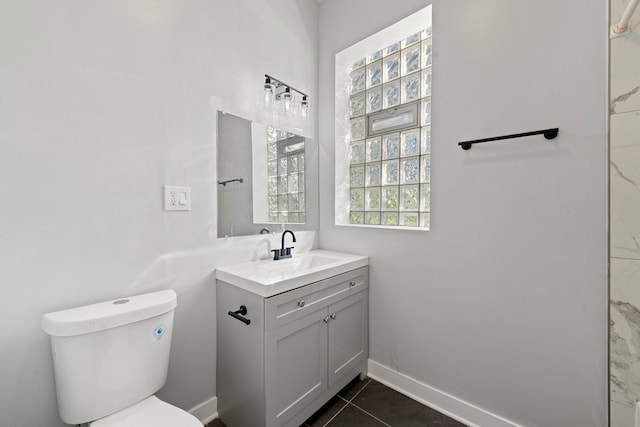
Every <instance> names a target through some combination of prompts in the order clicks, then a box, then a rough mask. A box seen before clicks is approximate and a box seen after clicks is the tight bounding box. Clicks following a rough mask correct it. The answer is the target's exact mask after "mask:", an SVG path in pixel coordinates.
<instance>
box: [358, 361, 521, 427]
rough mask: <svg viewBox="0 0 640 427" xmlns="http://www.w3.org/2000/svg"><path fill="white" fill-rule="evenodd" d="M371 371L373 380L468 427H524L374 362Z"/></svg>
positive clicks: (369, 365)
mask: <svg viewBox="0 0 640 427" xmlns="http://www.w3.org/2000/svg"><path fill="white" fill-rule="evenodd" d="M368 370H369V372H368V375H369V377H371V378H373V379H374V380H376V381H378V382H380V383H382V384H384V385H386V386H388V387H390V388H392V389H394V390H396V391H398V392H400V393H402V394H404V395H405V396H407V397H410V398H412V399H413V400H416V401H418V402H420V403H422V404H424V405H426V406H428V407H430V408H433V409H435V410H436V411H438V412H441V413H443V414H445V415H447V416H448V417H451V418H453V419H455V420H458V421H460V422H461V423H463V424H466V425H468V426H469V427H523V426H521V425H519V424H516V423H514V422H512V421H509V420H507V419H505V418H503V417H500V416H498V415H496V414H492V413H491V412H488V411H485V410H484V409H481V408H478V407H477V406H475V405H472V404H471V403H468V402H465V401H464V400H461V399H458V398H457V397H455V396H452V395H450V394H448V393H445V392H443V391H440V390H438V389H436V388H433V387H431V386H430V385H427V384H424V383H422V382H420V381H418V380H415V379H413V378H411V377H408V376H406V375H404V374H401V373H400V372H397V371H394V370H393V369H391V368H389V367H387V366H384V365H381V364H380V363H378V362H374V361H373V360H371V359H369V360H368Z"/></svg>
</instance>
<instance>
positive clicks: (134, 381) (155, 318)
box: [42, 290, 177, 424]
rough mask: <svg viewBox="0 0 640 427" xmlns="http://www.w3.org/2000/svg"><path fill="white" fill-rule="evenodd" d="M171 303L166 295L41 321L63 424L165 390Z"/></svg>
mask: <svg viewBox="0 0 640 427" xmlns="http://www.w3.org/2000/svg"><path fill="white" fill-rule="evenodd" d="M176 304H177V303H176V293H175V292H174V291H172V290H166V291H160V292H153V293H149V294H144V295H137V296H133V297H127V298H122V299H118V300H113V301H107V302H102V303H98V304H92V305H87V306H83V307H77V308H72V309H69V310H63V311H58V312H55V313H49V314H45V315H44V316H43V317H42V329H43V330H44V331H45V332H46V333H47V334H49V335H51V352H52V355H53V365H54V372H55V380H56V391H57V396H58V408H59V411H60V417H61V418H62V420H63V421H64V422H66V423H68V424H81V423H87V422H90V421H93V420H96V419H98V418H102V417H104V416H106V415H109V414H112V413H114V412H116V411H119V410H121V409H124V408H127V407H129V406H131V405H133V404H134V403H136V402H139V401H141V400H143V399H145V398H147V397H149V396H151V395H153V394H155V392H156V391H158V390H159V389H160V388H161V387H162V386H163V385H164V383H165V381H166V379H167V369H168V365H169V352H170V349H171V335H172V334H171V332H172V329H173V328H172V327H173V313H174V309H175V307H176Z"/></svg>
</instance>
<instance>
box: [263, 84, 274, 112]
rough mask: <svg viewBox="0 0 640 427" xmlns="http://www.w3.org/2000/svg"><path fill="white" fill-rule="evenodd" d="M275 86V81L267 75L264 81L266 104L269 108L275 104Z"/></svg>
mask: <svg viewBox="0 0 640 427" xmlns="http://www.w3.org/2000/svg"><path fill="white" fill-rule="evenodd" d="M275 88H276V87H275V86H274V85H273V83H271V79H270V78H269V77H267V78H266V80H265V82H264V105H265V107H267V108H271V107H272V106H273V98H274V92H275Z"/></svg>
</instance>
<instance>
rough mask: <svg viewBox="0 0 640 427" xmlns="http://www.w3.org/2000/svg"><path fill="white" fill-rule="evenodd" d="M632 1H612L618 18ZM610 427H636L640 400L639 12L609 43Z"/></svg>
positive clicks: (612, 19) (614, 17) (612, 13)
mask: <svg viewBox="0 0 640 427" xmlns="http://www.w3.org/2000/svg"><path fill="white" fill-rule="evenodd" d="M627 2H628V0H611V21H612V24H613V23H615V22H617V20H618V19H620V16H622V13H623V12H624V10H625V8H626V5H627ZM610 54H611V56H610V115H611V121H610V157H609V161H610V258H611V259H610V320H609V324H610V390H611V412H610V413H611V422H610V425H611V427H635V421H634V416H635V404H636V402H637V401H638V400H640V10H637V11H636V13H635V15H634V16H633V18H632V20H631V33H630V34H628V35H625V36H623V37H618V38H614V39H612V40H611V45H610Z"/></svg>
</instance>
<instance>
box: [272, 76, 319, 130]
mask: <svg viewBox="0 0 640 427" xmlns="http://www.w3.org/2000/svg"><path fill="white" fill-rule="evenodd" d="M264 77H265V83H264V103H265V107H266V108H269V109H271V108H281V111H282V112H283V113H284V114H285V115H287V116H293V117H296V116H297V117H299V118H301V119H303V120H307V119H308V118H309V109H310V106H311V103H310V102H309V95H307V94H306V93H304V92H300V91H299V90H298V89H296V88H294V87H293V86H291V85H289V84H287V83H284V82H282V81H280V80H278V79H276V78H274V77H273V76H270V75H268V74H265V75H264ZM296 94H298V96H301V97H302V99H301V100H300V102H299V104H298V103H297V101H296ZM274 101H275V102H274Z"/></svg>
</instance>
